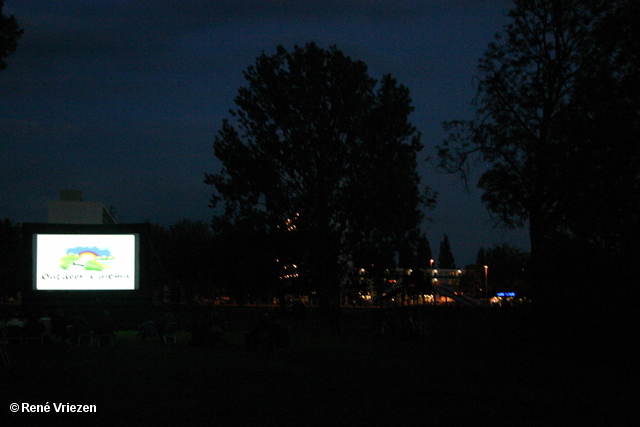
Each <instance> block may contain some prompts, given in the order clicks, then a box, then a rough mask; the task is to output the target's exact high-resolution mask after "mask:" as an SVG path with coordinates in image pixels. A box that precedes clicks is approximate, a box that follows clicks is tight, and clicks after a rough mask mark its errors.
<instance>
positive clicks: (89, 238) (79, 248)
mask: <svg viewBox="0 0 640 427" xmlns="http://www.w3.org/2000/svg"><path fill="white" fill-rule="evenodd" d="M35 252H36V262H35V265H36V271H35V275H34V277H35V282H36V283H35V288H36V289H42V290H44V289H49V290H54V289H55V290H67V289H68V290H72V289H136V288H137V273H138V269H137V256H138V248H137V238H136V235H129V234H108V235H106V234H105V235H100V234H77V235H70V234H38V235H36V251H35Z"/></svg>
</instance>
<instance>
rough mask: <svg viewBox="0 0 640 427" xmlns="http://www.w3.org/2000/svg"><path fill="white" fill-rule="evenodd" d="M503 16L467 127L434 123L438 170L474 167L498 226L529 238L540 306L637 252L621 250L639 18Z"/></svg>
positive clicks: (573, 6)
mask: <svg viewBox="0 0 640 427" xmlns="http://www.w3.org/2000/svg"><path fill="white" fill-rule="evenodd" d="M509 16H510V18H511V22H510V23H509V24H508V25H507V26H505V28H504V31H503V32H502V33H500V34H498V35H497V36H496V39H495V40H494V42H492V43H491V44H490V45H489V47H488V49H487V51H486V53H485V54H484V56H483V57H482V58H481V59H480V61H479V66H478V71H479V75H478V79H477V96H476V99H475V107H476V112H477V118H476V119H475V120H471V121H450V122H447V123H445V129H446V130H447V131H448V132H449V137H448V138H447V139H446V140H445V142H444V143H443V144H442V145H441V146H440V147H439V155H440V165H441V166H442V167H443V168H445V169H446V170H448V171H450V172H458V173H460V174H461V175H462V176H463V177H465V176H467V174H468V173H469V172H470V167H471V166H472V165H473V164H474V161H475V160H479V161H481V162H482V163H483V164H484V165H487V166H488V167H487V169H486V171H485V172H484V173H482V175H481V177H480V179H479V181H478V186H479V187H480V188H481V189H482V190H483V191H484V193H483V196H482V199H483V201H484V202H485V204H486V205H487V207H488V208H489V210H490V211H492V212H493V213H495V214H496V215H497V217H498V218H499V220H500V221H501V222H502V223H503V224H505V225H507V226H510V227H519V226H528V227H529V234H530V239H531V249H532V263H533V268H532V269H531V270H532V271H533V272H534V273H536V274H539V275H541V274H545V277H542V276H539V277H537V278H535V281H536V282H537V283H536V289H538V290H539V291H540V292H541V293H540V295H539V296H540V297H543V296H542V295H543V294H546V295H547V296H548V294H547V291H545V290H544V287H545V286H548V287H547V290H550V289H551V287H550V286H554V287H555V284H554V285H552V283H553V282H554V281H557V280H560V281H562V282H564V283H563V287H564V288H566V287H567V283H568V282H571V281H573V282H574V283H577V280H576V277H575V273H576V272H577V271H578V270H585V269H589V268H588V267H589V266H590V265H591V264H592V263H593V262H594V261H595V260H596V259H598V257H600V256H602V258H599V259H600V262H603V261H604V260H605V259H606V260H607V262H614V260H617V259H618V260H619V259H620V258H619V257H618V258H616V256H614V255H613V254H614V253H615V254H618V255H620V254H621V253H622V252H624V251H625V250H626V251H629V250H630V251H632V252H635V253H637V248H636V249H635V250H634V249H633V247H634V246H633V245H632V244H624V242H625V241H628V236H629V234H627V233H628V232H629V231H632V230H635V231H636V232H637V230H638V214H639V213H640V212H639V209H640V208H639V207H640V203H639V200H638V194H639V192H638V188H639V185H640V144H639V141H640V135H639V131H640V126H639V121H640V120H639V115H640V91H639V86H638V82H639V81H640V79H639V74H638V73H639V70H640V66H638V65H639V64H638V52H640V49H638V40H639V37H638V29H637V25H636V24H635V23H636V22H637V20H638V17H639V7H638V4H637V2H634V1H629V0H614V1H610V0H597V1H593V0H559V1H558V0H516V1H515V7H514V8H513V10H512V11H511V12H510V13H509ZM636 234H637V233H636ZM621 235H625V236H627V237H625V236H621ZM631 235H633V233H632V234H631ZM621 237H622V238H621ZM636 246H637V245H636ZM623 247H624V248H623ZM576 251H578V252H579V253H576ZM627 253H628V252H627ZM625 259H626V260H627V262H629V261H630V260H631V259H632V258H627V257H625ZM616 263H617V262H616ZM551 271H554V272H567V271H571V275H570V276H573V279H572V278H571V277H567V276H565V277H562V278H560V277H561V276H559V275H554V274H551V275H550V274H549V272H551ZM591 283H594V284H596V283H598V281H593V280H592V281H591ZM600 283H601V282H600ZM559 289H560V288H559V287H555V289H554V292H555V293H556V295H557V293H558V290H559ZM575 291H576V289H573V290H572V294H573V295H572V298H573V297H575ZM594 291H595V288H589V287H588V286H584V282H582V283H581V286H580V292H582V293H586V292H594Z"/></svg>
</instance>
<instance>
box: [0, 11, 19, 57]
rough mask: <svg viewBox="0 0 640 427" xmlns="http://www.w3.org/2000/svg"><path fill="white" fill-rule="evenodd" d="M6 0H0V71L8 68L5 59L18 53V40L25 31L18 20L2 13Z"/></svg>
mask: <svg viewBox="0 0 640 427" xmlns="http://www.w3.org/2000/svg"><path fill="white" fill-rule="evenodd" d="M3 7H4V0H0V70H4V69H5V68H7V63H6V62H5V60H4V59H5V58H6V57H8V56H10V55H11V54H13V53H14V52H15V51H16V48H17V47H18V39H19V38H20V36H22V33H24V30H23V29H22V28H20V26H19V25H18V21H17V20H16V18H15V17H14V16H13V15H11V16H6V15H4V14H3V13H2V9H3Z"/></svg>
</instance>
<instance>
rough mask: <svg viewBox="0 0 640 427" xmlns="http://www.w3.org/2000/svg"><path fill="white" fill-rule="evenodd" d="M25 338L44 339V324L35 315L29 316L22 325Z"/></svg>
mask: <svg viewBox="0 0 640 427" xmlns="http://www.w3.org/2000/svg"><path fill="white" fill-rule="evenodd" d="M23 330H24V336H25V338H38V339H44V338H43V335H44V332H45V330H46V328H45V326H44V324H43V323H42V322H40V321H39V320H38V318H37V317H36V316H30V317H29V318H28V319H27V322H26V323H25V325H24V328H23Z"/></svg>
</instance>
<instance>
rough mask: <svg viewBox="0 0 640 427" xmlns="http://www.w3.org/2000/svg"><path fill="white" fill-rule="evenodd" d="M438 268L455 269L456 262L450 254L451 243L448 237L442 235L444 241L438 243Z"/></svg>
mask: <svg viewBox="0 0 640 427" xmlns="http://www.w3.org/2000/svg"><path fill="white" fill-rule="evenodd" d="M438 268H456V261H455V259H454V257H453V253H452V252H451V243H449V236H447V235H446V234H445V235H444V239H443V240H442V241H441V242H440V253H439V254H438Z"/></svg>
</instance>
